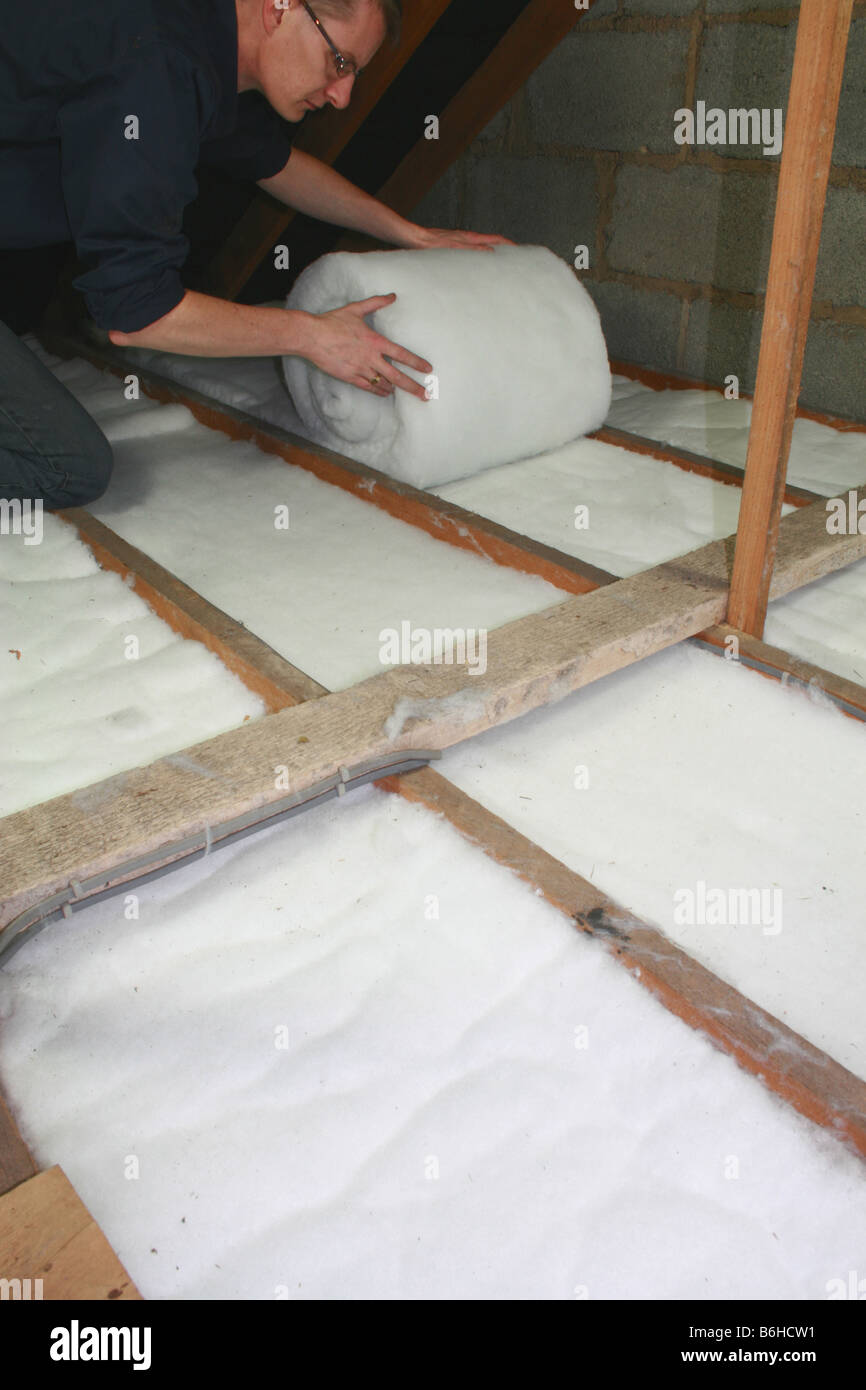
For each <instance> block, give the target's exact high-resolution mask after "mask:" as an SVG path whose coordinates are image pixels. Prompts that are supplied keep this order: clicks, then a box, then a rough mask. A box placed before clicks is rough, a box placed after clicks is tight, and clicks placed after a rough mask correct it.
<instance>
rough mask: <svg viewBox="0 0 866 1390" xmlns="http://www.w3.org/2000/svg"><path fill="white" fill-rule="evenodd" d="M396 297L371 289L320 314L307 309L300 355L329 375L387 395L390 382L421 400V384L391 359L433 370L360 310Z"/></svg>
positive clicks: (367, 311) (371, 309)
mask: <svg viewBox="0 0 866 1390" xmlns="http://www.w3.org/2000/svg"><path fill="white" fill-rule="evenodd" d="M396 298H397V296H396V295H395V294H379V295H373V297H372V298H370V299H359V300H356V301H354V302H353V303H352V304H344V305H342V306H341V307H340V308H339V309H331V310H329V311H328V313H325V314H310V315H308V316H307V317H308V318H309V320H310V323H309V325H308V328H309V337H308V340H307V342H305V344H304V346H303V348H302V350H301V352H300V354H299V355H300V356H302V357H306V358H307V359H308V360H309V361H310V362H314V363H315V365H316V366H317V367H321V369H322V371H323V372H327V373H328V374H329V376H335V377H338V378H339V380H340V381H348V382H349V383H350V385H352V386H359V387H360V388H361V389H362V390H363V391H370V392H372V394H373V395H375V396H390V394H391V392H392V391H393V390H394V387H395V386H399V387H401V388H402V389H403V390H404V391H408V392H409V394H410V395H412V396H417V397H418V399H419V400H422V401H424V400H426V399H427V394H426V392H425V390H424V387H423V386H422V385H421V384H420V383H419V382H417V381H414V380H413V379H412V377H410V376H406V373H405V372H401V371H400V370H399V368H398V367H396V366H395V365H394V363H395V362H403V363H404V364H405V365H406V366H407V367H413V368H414V370H415V371H416V372H424V373H427V374H429V373H430V372H432V370H433V368H432V366H431V365H430V363H429V362H426V361H425V360H424V358H423V357H418V356H417V355H416V354H415V353H414V352H410V351H409V350H408V348H404V347H401V346H400V345H399V343H392V342H391V341H390V339H388V338H383V337H382V335H381V333H377V332H376V331H375V329H373V328H370V327H369V326H368V324H366V323H365V322H364V316H365V314H374V313H375V312H376V310H377V309H384V308H385V306H386V305H388V304H393V302H394V300H395V299H396ZM387 358H390V359H391V360H390V361H388V360H386V359H387Z"/></svg>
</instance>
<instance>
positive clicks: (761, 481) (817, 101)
mask: <svg viewBox="0 0 866 1390" xmlns="http://www.w3.org/2000/svg"><path fill="white" fill-rule="evenodd" d="M851 7H852V0H802V4H801V7H800V17H799V23H798V26H797V46H796V50H795V53H794V69H793V72H792V74H791V89H790V92H789V95H788V109H787V114H786V119H785V138H784V144H783V148H782V163H781V168H780V170H779V188H778V194H777V197H776V214H775V219H774V222H773V246H772V252H771V255H770V273H769V277H768V280H767V295H766V301H765V306H764V322H763V328H762V331H761V348H760V353H759V356H758V375H757V380H756V383H755V399H754V405H753V407H752V424H751V429H750V431H749V447H748V453H747V456H746V477H745V482H744V485H743V500H742V503H741V506H740V521H739V526H738V529H737V544H736V551H735V554H734V568H733V575H732V578H731V592H730V598H729V602H728V616H727V621H728V622H729V623H730V624H731V626H732V627H736V628H739V629H740V630H741V631H743V632H748V633H750V634H751V635H752V636H754V637H761V636H763V631H764V620H765V618H766V616H767V599H768V595H769V589H770V580H771V578H772V574H773V564H774V562H775V558H776V544H777V540H778V534H779V518H780V515H781V510H782V493H783V491H784V486H785V475H786V471H787V466H788V452H789V450H790V447H791V433H792V430H793V427H794V413H795V411H796V407H797V397H798V395H799V391H800V376H801V373H802V370H803V353H804V350H805V347H806V332H807V329H808V326H809V310H810V308H811V303H812V287H813V285H814V281H815V266H816V263H817V260H818V245H819V243H820V240H821V219H822V216H823V212H824V200H825V197H826V193H827V178H828V175H829V172H830V157H831V154H832V150H833V136H834V134H835V128H836V112H837V109H838V106H839V89H840V87H841V85H842V69H843V66H844V63H845V47H846V44H847V40H848V28H849V24H850V21H851Z"/></svg>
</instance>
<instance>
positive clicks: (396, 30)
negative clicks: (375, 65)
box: [313, 0, 403, 44]
mask: <svg viewBox="0 0 866 1390" xmlns="http://www.w3.org/2000/svg"><path fill="white" fill-rule="evenodd" d="M373 3H374V4H375V5H377V6H378V8H379V9H380V10H381V11H382V16H383V18H384V20H385V33H386V35H387V37H388V39H389V40H390V41H391V43H393V44H398V43H399V42H400V26H401V24H402V20H403V5H402V3H401V0H373ZM356 5H357V0H318V3H314V6H313V8H314V9H316V10H320V11H321V12H322V14H325V15H328V14H330V15H333V16H334V18H335V19H349V18H350V17H351V15H352V14H353V13H354V11H355V7H356Z"/></svg>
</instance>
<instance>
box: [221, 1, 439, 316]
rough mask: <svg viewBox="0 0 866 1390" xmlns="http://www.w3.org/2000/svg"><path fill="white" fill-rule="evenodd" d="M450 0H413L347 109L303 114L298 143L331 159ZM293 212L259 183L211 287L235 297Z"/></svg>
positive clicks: (225, 248) (223, 251) (328, 108)
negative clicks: (396, 39) (395, 39)
mask: <svg viewBox="0 0 866 1390" xmlns="http://www.w3.org/2000/svg"><path fill="white" fill-rule="evenodd" d="M449 4H450V0H413V3H412V4H411V5H410V6H408V7H407V9H406V14H405V15H404V18H403V25H402V30H401V35H400V43H399V44H398V46H397V47H396V48H392V47H391V46H390V45H389V44H387V43H385V44H383V46H382V47H381V48H380V49H379V52H378V53H377V54H376V56H375V58H374V59H373V61H372V63H371V64H370V66H369V67H368V68H367V69H366V70H365V72H364V74H363V76H362V77H360V78H359V79H358V81H357V82H356V83H355V88H354V90H353V92H352V102H351V105H350V106H349V107H348V108H347V109H346V110H345V111H336V110H335V109H334V108H333V107H331V106H326V107H324V108H323V109H322V110H321V111H319V112H318V113H317V114H316V115H315V116H308V117H306V118H305V119H304V121H303V124H302V126H301V129H300V131H299V132H298V134H297V136H296V138H295V141H294V143H295V145H296V146H297V148H298V149H299V150H304V151H305V152H306V153H307V154H312V155H315V157H316V158H317V159H321V160H324V162H325V163H326V164H332V163H333V162H334V160H335V159H336V158H337V156H338V155H339V154H340V153H341V151H342V150H343V149H345V147H346V145H348V143H349V141H350V140H351V139H352V136H353V135H355V134H356V132H357V131H358V129H359V128H360V126H361V125H363V123H364V121H365V120H366V119H367V117H368V116H369V114H370V112H371V111H372V109H373V107H374V106H375V105H376V103H377V102H378V101H379V98H380V97H381V96H382V95H383V93H384V92H386V91H387V89H388V87H389V86H390V85H391V83H392V82H393V81H394V78H395V77H396V76H397V74H398V73H399V72H400V71H401V69H402V68H403V67H404V66H405V64H406V63H407V62H408V61H409V59H410V58H411V57H412V54H413V53H414V52H415V50H416V49H417V48H418V47H419V45H420V44H421V43H422V42H423V40H424V39H425V38H426V37H427V34H428V33H429V32H430V30H431V29H432V28H433V25H434V24H435V23H436V21H437V20H438V19H439V18H440V17H441V16H442V15H443V14H444V12H445V11H446V10H447V8H448V5H449ZM294 216H295V212H294V209H293V208H288V207H286V206H285V204H284V203H280V202H279V201H278V200H277V199H276V198H271V197H270V195H269V194H267V193H265V192H264V191H263V190H261V189H259V190H257V191H256V194H255V196H254V198H253V201H252V202H251V204H250V206H249V207H248V209H247V211H246V212H245V213H244V214H243V216H242V217H241V218H240V220H239V221H238V223H237V225H236V226H235V227H234V229H233V230H232V232H231V233H230V235H229V236H228V237H227V238H226V241H225V243H224V245H223V247H222V249H221V250H220V252H219V254H218V255H217V256H215V257H214V260H213V262H212V263H211V266H210V268H209V270H208V274H207V289H208V292H209V293H210V294H215V295H218V296H219V297H220V298H221V299H234V298H236V296H237V295H238V294H239V293H240V291H241V290H242V289H243V287H244V285H245V284H246V282H247V280H249V278H250V276H251V275H252V274H253V272H254V271H255V270H256V268H257V267H258V266H259V265H260V264H261V262H262V260H263V259H264V257H265V256H266V255H267V254H268V252H269V251H270V249H271V247H272V246H273V245H274V243H275V242H276V241H277V240H278V239H279V238H280V237H281V236H282V235H283V233H284V232H285V229H286V227H287V226H288V225H289V223H290V222H291V220H292V219H293V217H294Z"/></svg>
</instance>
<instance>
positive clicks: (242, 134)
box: [0, 0, 292, 333]
mask: <svg viewBox="0 0 866 1390" xmlns="http://www.w3.org/2000/svg"><path fill="white" fill-rule="evenodd" d="M237 41H238V38H237V18H236V13H235V4H234V0H0V246H2V247H16V246H47V245H50V244H52V243H56V242H61V241H74V242H75V244H76V247H77V250H78V254H79V256H80V257H81V259H82V261H83V262H84V264H85V267H86V269H85V271H84V273H83V274H81V275H80V276H79V277H78V279H77V280H76V281H75V284H76V286H77V288H78V289H80V290H81V292H82V293H83V294H84V295H85V297H86V300H87V305H88V308H89V310H90V312H91V314H92V315H93V318H94V319H95V321H96V323H97V324H99V325H100V327H102V328H105V329H116V330H118V331H120V332H126V333H133V332H135V331H136V330H137V329H139V328H145V327H146V326H147V325H148V324H149V323H153V322H154V320H156V319H158V318H161V317H162V316H163V314H167V313H168V312H169V311H170V310H171V309H173V308H174V307H175V306H176V305H177V304H179V303H180V301H181V299H182V298H183V294H184V290H183V285H182V282H181V278H180V267H181V266H182V265H183V263H184V261H185V260H186V256H187V252H188V250H189V245H188V242H187V240H186V238H185V236H184V235H183V231H182V219H183V210H184V208H185V206H186V205H187V204H188V203H189V202H191V201H192V199H193V198H194V197H195V195H196V192H197V184H196V179H195V168H196V165H197V164H199V163H203V164H209V165H213V166H215V167H218V168H221V169H223V170H226V171H227V172H229V173H230V174H233V175H235V176H237V177H241V178H248V179H250V180H255V179H264V178H269V177H271V176H272V175H273V174H276V173H278V172H279V170H280V169H282V168H283V166H284V165H285V163H286V161H287V160H288V158H289V154H290V152H291V142H292V130H291V127H289V126H288V125H287V124H286V122H284V121H282V120H281V119H280V117H279V116H278V115H277V113H276V112H275V111H273V110H272V109H271V107H269V106H268V104H267V103H266V102H265V100H264V98H263V97H261V96H260V95H259V94H258V93H255V92H247V93H244V94H243V95H242V96H241V97H239V96H238V93H237V80H238V78H237V58H238V54H237Z"/></svg>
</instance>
